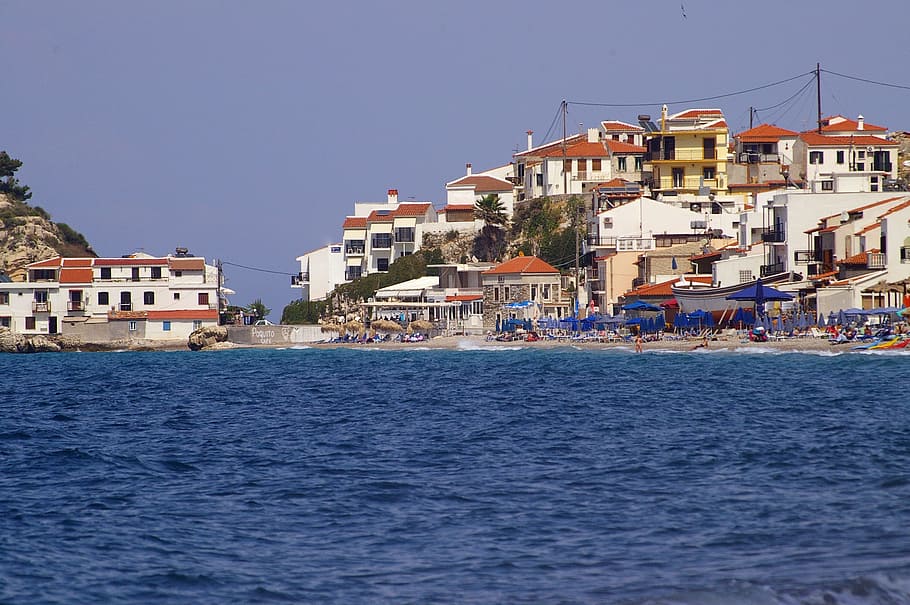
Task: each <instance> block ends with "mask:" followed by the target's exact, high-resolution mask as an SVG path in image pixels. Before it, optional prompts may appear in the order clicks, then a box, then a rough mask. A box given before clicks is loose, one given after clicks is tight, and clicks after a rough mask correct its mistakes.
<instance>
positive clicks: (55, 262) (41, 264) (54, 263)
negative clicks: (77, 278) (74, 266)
mask: <svg viewBox="0 0 910 605" xmlns="http://www.w3.org/2000/svg"><path fill="white" fill-rule="evenodd" d="M62 260H63V259H61V258H60V257H59V256H55V257H54V258H49V259H47V260H42V261H38V262H36V263H31V264H28V265H26V268H27V269H43V268H55V269H56V268H57V267H59V266H60V262H61V261H62Z"/></svg>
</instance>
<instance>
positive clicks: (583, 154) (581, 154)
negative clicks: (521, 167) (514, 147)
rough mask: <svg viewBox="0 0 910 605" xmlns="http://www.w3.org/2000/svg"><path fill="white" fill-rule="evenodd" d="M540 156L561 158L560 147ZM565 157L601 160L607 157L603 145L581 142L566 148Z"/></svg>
mask: <svg viewBox="0 0 910 605" xmlns="http://www.w3.org/2000/svg"><path fill="white" fill-rule="evenodd" d="M540 155H541V157H545V158H558V157H562V145H559V146H558V147H556V148H554V149H550V150H548V151H547V152H546V153H542V154H540ZM566 157H569V158H603V157H607V148H606V147H604V144H603V143H599V142H598V143H589V142H588V141H581V142H579V143H573V144H572V145H568V146H566Z"/></svg>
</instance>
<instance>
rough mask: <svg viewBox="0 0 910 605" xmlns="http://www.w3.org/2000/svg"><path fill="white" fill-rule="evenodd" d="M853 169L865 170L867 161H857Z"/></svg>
mask: <svg viewBox="0 0 910 605" xmlns="http://www.w3.org/2000/svg"><path fill="white" fill-rule="evenodd" d="M853 169H854V170H856V171H857V172H862V171H863V170H865V169H866V163H865V162H857V163H856V164H855V165H854V166H853Z"/></svg>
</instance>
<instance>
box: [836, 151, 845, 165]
mask: <svg viewBox="0 0 910 605" xmlns="http://www.w3.org/2000/svg"><path fill="white" fill-rule="evenodd" d="M837 163H838V164H843V163H844V151H843V150H840V151H838V152H837Z"/></svg>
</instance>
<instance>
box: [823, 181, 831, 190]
mask: <svg viewBox="0 0 910 605" xmlns="http://www.w3.org/2000/svg"><path fill="white" fill-rule="evenodd" d="M822 191H834V181H822Z"/></svg>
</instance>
